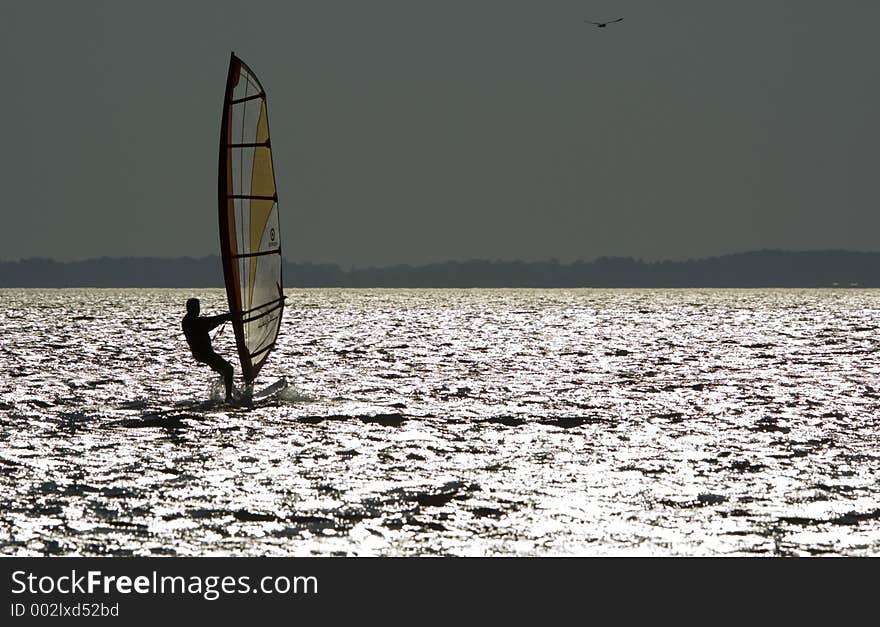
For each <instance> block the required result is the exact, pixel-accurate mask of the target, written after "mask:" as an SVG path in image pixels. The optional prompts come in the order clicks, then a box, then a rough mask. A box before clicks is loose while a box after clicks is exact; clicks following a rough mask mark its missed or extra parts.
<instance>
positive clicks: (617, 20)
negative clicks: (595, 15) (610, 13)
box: [584, 17, 623, 28]
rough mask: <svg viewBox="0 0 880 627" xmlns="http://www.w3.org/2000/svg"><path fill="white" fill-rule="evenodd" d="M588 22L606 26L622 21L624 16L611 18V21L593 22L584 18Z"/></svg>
mask: <svg viewBox="0 0 880 627" xmlns="http://www.w3.org/2000/svg"><path fill="white" fill-rule="evenodd" d="M584 21H585V22H586V23H587V24H594V25H595V26H596V27H598V28H605V27H606V26H608V25H609V24H614V23H616V22H622V21H623V18H622V17H619V18H617V19H616V20H611V21H610V22H591V21H590V20H584Z"/></svg>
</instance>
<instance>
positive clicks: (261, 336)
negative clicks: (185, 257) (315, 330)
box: [218, 54, 284, 384]
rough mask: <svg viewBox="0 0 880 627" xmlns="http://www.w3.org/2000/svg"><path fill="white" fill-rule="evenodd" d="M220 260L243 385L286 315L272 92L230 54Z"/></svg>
mask: <svg viewBox="0 0 880 627" xmlns="http://www.w3.org/2000/svg"><path fill="white" fill-rule="evenodd" d="M218 174H219V176H218V179H219V210H220V211H219V218H220V252H221V256H222V258H223V278H224V281H225V283H226V297H227V300H228V301H229V311H230V312H231V313H232V314H233V315H232V328H233V329H234V331H235V343H236V346H237V348H238V356H239V360H240V361H241V370H242V374H243V375H244V379H245V382H246V383H247V384H250V383H252V382H253V380H254V378H255V377H256V376H257V373H258V372H259V371H260V368H261V367H262V366H263V364H264V363H265V362H266V359H267V357H268V356H269V353H270V352H271V351H272V349H273V348H274V346H275V342H276V340H277V338H278V331H279V328H280V326H281V315H282V313H283V311H284V293H283V291H282V282H281V229H280V226H279V221H278V194H277V193H276V189H275V173H274V168H273V165H272V144H271V141H270V138H269V115H268V110H267V108H266V92H265V90H264V89H263V87H262V85H260V81H259V80H257V77H256V75H255V74H254V73H253V71H252V70H251V69H250V68H249V67H248V66H247V65H245V64H244V63H243V62H242V61H241V59H239V58H237V57H236V56H235V54H232V55H231V57H230V60H229V74H228V76H227V78H226V95H225V98H224V102H223V119H222V122H221V125H220V162H219V172H218Z"/></svg>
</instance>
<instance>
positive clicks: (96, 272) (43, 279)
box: [0, 250, 880, 288]
mask: <svg viewBox="0 0 880 627" xmlns="http://www.w3.org/2000/svg"><path fill="white" fill-rule="evenodd" d="M283 276H284V285H285V287H291V288H296V287H400V288H407V287H409V288H418V287H437V288H439V287H454V288H467V287H501V288H503V287H510V288H515V287H548V288H549V287H642V288H650V287H740V288H748V287H880V252H855V251H845V250H827V251H782V250H760V251H753V252H746V253H737V254H730V255H723V256H719V257H708V258H701V259H689V260H687V261H657V262H649V261H642V260H639V259H633V258H630V257H599V258H597V259H595V260H593V261H575V262H572V263H569V264H563V263H559V262H557V261H555V260H550V261H535V262H525V261H490V260H486V259H475V260H470V261H446V262H439V263H430V264H424V265H418V266H410V265H395V266H385V267H378V268H372V267H371V268H350V269H348V270H344V269H342V268H341V267H340V266H338V265H336V264H313V263H294V262H289V261H285V262H284V268H283ZM222 286H223V275H222V269H221V263H220V259H219V257H217V256H215V255H210V256H207V257H200V258H193V257H179V258H153V257H124V258H109V257H103V258H100V259H88V260H84V261H71V262H60V261H53V260H49V259H36V258H34V259H23V260H20V261H0V287H181V288H185V287H192V288H198V287H222Z"/></svg>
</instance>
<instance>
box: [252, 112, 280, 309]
mask: <svg viewBox="0 0 880 627" xmlns="http://www.w3.org/2000/svg"><path fill="white" fill-rule="evenodd" d="M261 105H262V106H261V107H260V117H259V120H258V122H257V133H256V137H255V138H254V142H255V143H257V144H262V143H267V142H269V116H268V114H267V112H266V101H265V99H263V100H262V102H261ZM251 193H252V194H253V195H254V196H264V197H267V198H274V196H275V174H274V172H273V170H272V149H271V147H270V146H268V145H267V146H258V147H256V148H254V160H253V170H252V171H251ZM274 206H275V200H266V199H263V198H260V199H256V198H255V199H253V200H251V216H250V230H251V233H250V235H251V237H250V249H251V251H252V252H264V250H271V249H272V248H274V247H277V246H278V238H277V234H276V236H275V237H269V238H268V241H267V242H266V247H265V249H264V247H263V245H262V244H263V241H264V238H265V235H266V229H267V225H268V222H269V216H270V214H271V212H272V208H273V207H274ZM270 235H272V234H271V233H270ZM259 263H260V258H259V257H254V258H253V260H252V261H251V271H250V280H249V281H248V286H249V287H250V293H249V294H248V302H249V303H251V304H252V303H253V300H254V283H255V281H256V277H257V265H258V264H259Z"/></svg>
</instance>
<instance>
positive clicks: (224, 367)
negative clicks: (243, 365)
mask: <svg viewBox="0 0 880 627" xmlns="http://www.w3.org/2000/svg"><path fill="white" fill-rule="evenodd" d="M231 319H232V314H222V315H219V316H192V315H190V314H186V315H185V316H184V317H183V322H182V326H183V334H184V335H185V336H186V342H187V344H189V349H190V350H191V351H192V354H193V357H195V358H196V361H198V362H200V363H203V364H208V365H209V366H210V367H211V370H213V371H214V372H219V373H220V374H222V375H223V383H224V384H225V385H226V400H229V399H230V398H232V371H233V368H232V364H230V363H229V362H228V361H226V360H225V359H223V358H222V357H221V356H220V355H218V354H217V353H215V352H214V348H213V347H212V346H211V335H210V331H211V329H214V328H215V327H218V326H220V325H221V324H222V323H224V322H226V321H227V320H231Z"/></svg>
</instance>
